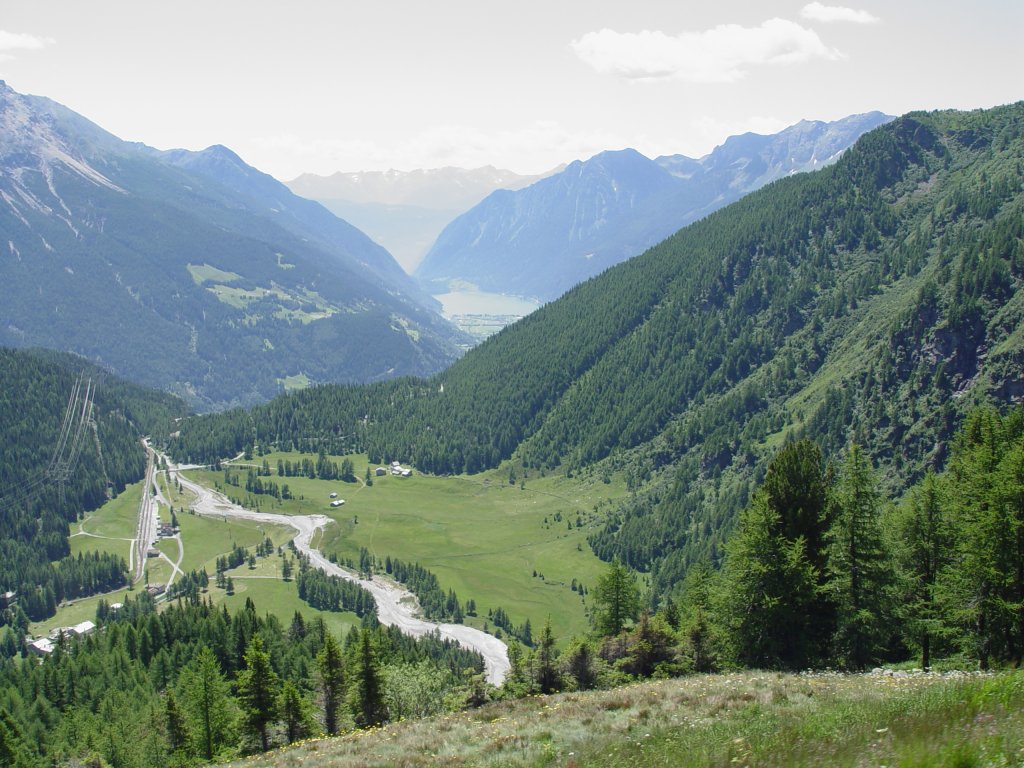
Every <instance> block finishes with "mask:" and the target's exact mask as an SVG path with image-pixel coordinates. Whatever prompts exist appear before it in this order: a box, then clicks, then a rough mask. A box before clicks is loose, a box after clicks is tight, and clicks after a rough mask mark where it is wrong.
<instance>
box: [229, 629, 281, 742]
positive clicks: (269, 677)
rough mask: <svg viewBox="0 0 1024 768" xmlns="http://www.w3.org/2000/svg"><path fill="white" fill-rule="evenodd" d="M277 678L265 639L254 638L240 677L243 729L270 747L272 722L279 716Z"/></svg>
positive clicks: (251, 736) (246, 653)
mask: <svg viewBox="0 0 1024 768" xmlns="http://www.w3.org/2000/svg"><path fill="white" fill-rule="evenodd" d="M277 694H278V677H277V674H276V673H275V672H274V669H273V667H271V666H270V654H268V653H267V652H266V651H265V650H263V641H262V640H261V639H260V638H259V636H256V637H253V639H252V640H251V641H250V643H249V647H248V648H247V649H246V651H245V669H243V670H242V672H241V674H239V676H238V700H239V704H240V705H241V707H242V726H243V732H244V733H245V734H246V735H247V736H249V737H250V738H257V739H259V743H260V748H261V749H262V750H263V751H264V752H266V751H267V750H268V749H270V725H271V724H272V723H274V722H276V721H277V719H278V706H277V704H278V698H277Z"/></svg>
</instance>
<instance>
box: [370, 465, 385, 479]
mask: <svg viewBox="0 0 1024 768" xmlns="http://www.w3.org/2000/svg"><path fill="white" fill-rule="evenodd" d="M373 473H374V474H375V475H376V476H377V477H384V475H386V474H387V473H388V471H387V470H386V469H384V467H377V468H376V469H375V470H373Z"/></svg>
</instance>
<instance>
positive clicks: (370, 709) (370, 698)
mask: <svg viewBox="0 0 1024 768" xmlns="http://www.w3.org/2000/svg"><path fill="white" fill-rule="evenodd" d="M348 701H349V708H350V709H351V710H352V716H353V718H354V719H355V722H356V725H357V726H359V727H360V728H369V727H370V726H373V725H380V724H381V723H383V722H384V721H385V720H386V719H387V710H386V709H385V706H384V694H383V690H382V685H381V678H380V667H379V664H378V661H377V652H376V650H375V649H374V647H373V641H372V638H371V632H369V631H368V630H364V631H362V632H360V633H359V639H358V644H357V648H356V655H355V669H354V670H353V671H352V680H351V682H350V684H349V694H348Z"/></svg>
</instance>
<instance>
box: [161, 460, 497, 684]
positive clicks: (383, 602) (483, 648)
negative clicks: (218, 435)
mask: <svg viewBox="0 0 1024 768" xmlns="http://www.w3.org/2000/svg"><path fill="white" fill-rule="evenodd" d="M179 469H181V468H179V467H173V468H172V470H171V471H172V473H174V474H176V476H177V478H178V480H180V481H181V484H182V486H183V487H184V488H187V489H188V490H189V491H191V492H192V493H194V494H195V495H196V501H195V502H194V504H193V508H194V509H195V511H196V513H197V514H200V515H206V516H209V517H220V518H225V517H234V518H240V519H243V520H257V521H260V522H265V523H276V524H277V525H285V526H289V527H291V528H294V529H295V531H296V536H295V548H296V549H297V550H298V551H299V552H301V553H302V554H304V555H305V556H307V557H308V558H309V562H310V564H311V565H313V566H314V567H316V568H319V569H320V570H322V571H324V572H326V573H328V574H331V575H332V576H340V577H341V578H343V579H348V580H349V581H354V582H356V583H357V584H359V585H360V586H361V587H363V588H364V589H366V590H367V591H368V592H369V593H370V594H372V595H373V597H374V599H375V600H376V601H377V618H378V619H379V620H380V622H381V624H386V625H388V626H396V627H398V628H399V629H400V630H402V632H404V633H406V634H408V635H413V636H415V637H422V636H423V635H429V634H433V633H434V632H438V633H440V635H441V637H445V638H448V639H450V640H454V641H456V642H457V643H459V644H460V645H462V646H463V647H465V648H468V649H470V650H473V651H477V652H478V653H479V654H480V655H481V656H483V658H484V669H485V670H486V673H487V681H488V682H489V683H492V684H494V685H501V683H502V681H503V680H504V679H505V675H506V674H508V671H509V666H510V665H509V661H508V648H507V647H506V645H505V644H504V643H503V642H502V641H501V640H499V639H498V638H496V637H494V636H493V635H489V634H487V633H486V632H482V631H480V630H479V629H474V628H473V627H467V626H464V625H462V624H435V623H433V622H430V621H425V620H424V619H421V618H419V617H417V616H416V615H415V614H416V611H417V610H418V607H419V604H418V603H417V601H416V597H415V595H413V594H412V593H411V592H409V591H407V590H405V589H401V588H399V587H396V586H394V585H392V584H385V583H384V582H382V581H379V580H373V581H368V580H366V579H361V578H359V577H358V576H356V575H355V574H354V573H351V572H350V571H347V570H345V569H344V568H341V567H339V566H337V565H335V564H334V563H332V562H331V561H330V560H328V559H327V558H326V557H324V556H323V554H321V552H320V551H319V550H318V549H314V548H313V546H312V544H311V541H312V538H313V535H314V534H315V533H316V532H317V531H318V530H319V529H321V528H323V527H324V526H325V525H327V524H328V523H330V522H332V521H331V518H329V517H327V516H326V515H280V514H276V513H273V512H254V511H252V510H249V509H245V508H243V507H239V506H237V505H236V504H233V503H232V502H231V501H229V500H228V499H227V498H226V497H225V496H224V495H223V494H221V493H218V492H216V491H212V490H210V489H209V488H207V487H205V486H202V485H199V484H198V483H196V482H193V481H192V480H190V479H188V478H187V477H185V476H183V475H182V474H180V472H179V471H178V470H179Z"/></svg>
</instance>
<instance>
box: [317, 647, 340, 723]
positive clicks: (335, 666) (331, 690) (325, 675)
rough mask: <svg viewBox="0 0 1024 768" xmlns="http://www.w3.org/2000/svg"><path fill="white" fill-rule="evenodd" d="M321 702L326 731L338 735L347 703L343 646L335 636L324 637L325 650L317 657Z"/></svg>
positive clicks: (322, 649) (321, 650)
mask: <svg viewBox="0 0 1024 768" xmlns="http://www.w3.org/2000/svg"><path fill="white" fill-rule="evenodd" d="M316 667H317V677H318V687H319V690H320V702H321V706H322V707H323V713H324V729H325V730H326V731H327V735H328V736H334V735H336V734H337V733H338V727H339V715H340V712H341V707H342V704H343V703H344V701H345V682H346V681H345V662H344V656H343V654H342V652H341V646H340V645H339V644H338V641H337V640H335V638H334V635H332V634H330V633H327V634H326V635H325V636H324V644H323V648H321V649H320V653H319V654H318V655H317V657H316Z"/></svg>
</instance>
